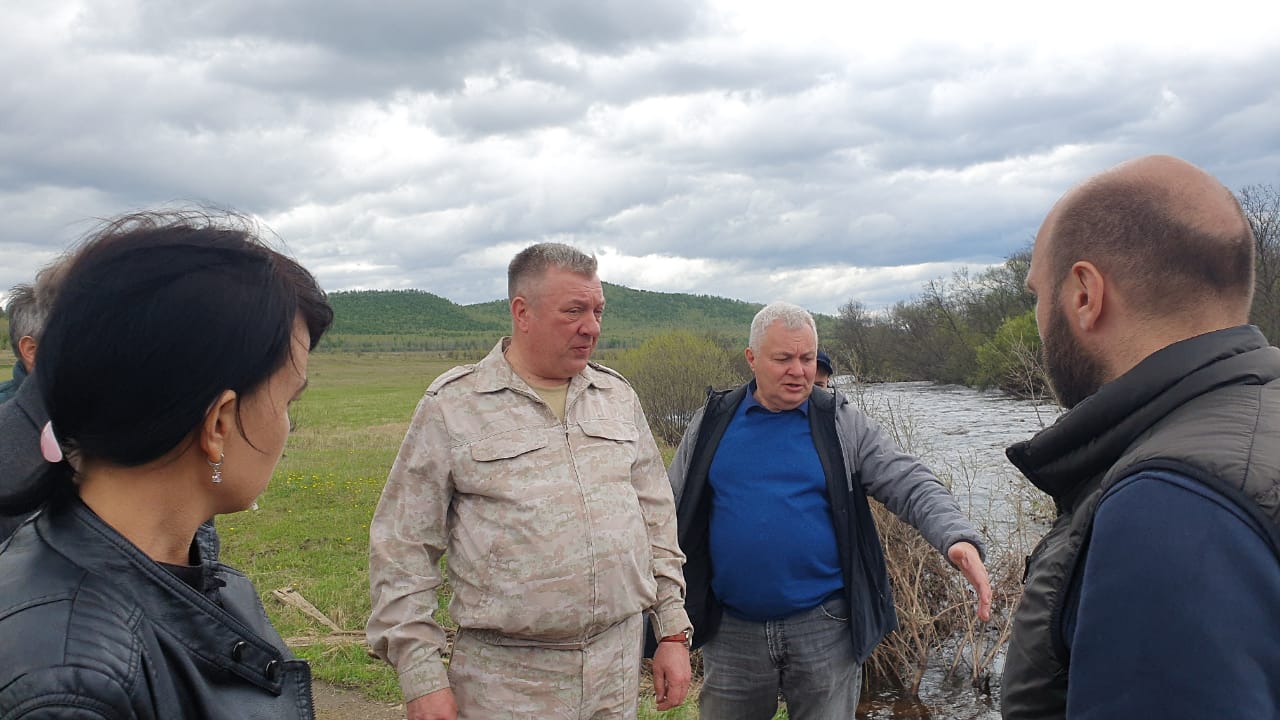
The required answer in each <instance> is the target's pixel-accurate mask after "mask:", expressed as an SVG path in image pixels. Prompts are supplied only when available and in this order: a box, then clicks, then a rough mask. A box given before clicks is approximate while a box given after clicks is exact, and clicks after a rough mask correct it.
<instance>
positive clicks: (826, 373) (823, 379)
mask: <svg viewBox="0 0 1280 720" xmlns="http://www.w3.org/2000/svg"><path fill="white" fill-rule="evenodd" d="M835 374H836V368H835V365H832V364H831V356H829V355H827V354H826V353H825V352H823V351H821V350H819V351H818V359H817V367H816V368H815V369H814V371H813V384H814V385H816V386H817V387H820V388H824V389H826V388H834V387H835V381H834V380H833V379H832V376H833V375H835Z"/></svg>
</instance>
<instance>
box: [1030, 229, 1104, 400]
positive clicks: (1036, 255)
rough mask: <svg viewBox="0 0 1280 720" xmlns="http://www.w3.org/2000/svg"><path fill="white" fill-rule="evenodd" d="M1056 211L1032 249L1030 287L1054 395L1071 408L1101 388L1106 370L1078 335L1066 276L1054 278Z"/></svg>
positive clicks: (1046, 371)
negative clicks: (1064, 296) (1052, 257)
mask: <svg viewBox="0 0 1280 720" xmlns="http://www.w3.org/2000/svg"><path fill="white" fill-rule="evenodd" d="M1053 217H1054V215H1053V213H1052V212H1051V213H1050V215H1049V219H1046V220H1045V224H1044V226H1042V227H1041V228H1040V233H1039V234H1038V235H1037V236H1036V243H1035V246H1034V247H1033V248H1032V250H1031V267H1030V268H1029V269H1028V271H1027V289H1028V290H1030V291H1031V293H1032V294H1033V295H1035V296H1036V327H1037V329H1038V330H1039V331H1040V352H1041V355H1042V358H1043V360H1044V367H1045V373H1046V374H1048V376H1049V386H1050V389H1052V390H1053V394H1054V397H1056V398H1057V399H1058V402H1059V403H1060V404H1061V405H1062V406H1063V407H1065V408H1067V409H1071V408H1073V407H1075V406H1076V405H1078V404H1079V403H1080V401H1082V400H1084V399H1085V398H1087V397H1089V396H1090V395H1092V394H1094V393H1095V392H1097V391H1098V388H1100V387H1102V385H1103V383H1104V382H1105V378H1106V373H1105V371H1104V369H1103V367H1102V363H1101V362H1099V361H1098V358H1096V357H1094V356H1093V355H1091V354H1090V353H1089V351H1088V350H1086V349H1085V347H1084V346H1083V345H1082V344H1081V343H1080V341H1079V340H1078V339H1077V338H1076V336H1075V334H1074V332H1073V330H1072V328H1073V325H1072V323H1071V318H1070V317H1069V316H1068V314H1067V310H1066V307H1065V305H1064V303H1063V299H1062V283H1063V281H1064V280H1065V278H1055V277H1052V275H1053V271H1052V270H1051V269H1050V254H1049V253H1050V251H1049V246H1050V244H1051V243H1052V242H1053V238H1052V235H1053V233H1052V220H1053Z"/></svg>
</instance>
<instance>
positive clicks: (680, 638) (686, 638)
mask: <svg viewBox="0 0 1280 720" xmlns="http://www.w3.org/2000/svg"><path fill="white" fill-rule="evenodd" d="M658 642H659V643H664V642H678V643H682V644H683V645H684V649H685V650H688V649H690V648H692V647H693V630H692V629H691V628H685V629H684V630H682V631H681V632H678V633H676V634H675V635H668V636H666V637H664V638H662V639H661V640H659V641H658Z"/></svg>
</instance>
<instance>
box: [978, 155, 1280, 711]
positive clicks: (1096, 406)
mask: <svg viewBox="0 0 1280 720" xmlns="http://www.w3.org/2000/svg"><path fill="white" fill-rule="evenodd" d="M1254 242H1255V241H1254V238H1253V234H1252V232H1251V230H1250V227H1249V223H1248V221H1247V220H1246V219H1245V216H1244V213H1243V212H1241V209H1240V205H1239V204H1238V203H1237V202H1236V200H1235V198H1234V197H1233V196H1232V194H1231V193H1230V191H1228V190H1227V189H1226V188H1225V187H1223V186H1222V184H1221V183H1219V182H1218V181H1217V180H1216V179H1214V178H1213V177H1212V176H1211V175H1209V174H1208V173H1206V172H1204V171H1203V170H1201V169H1200V168H1197V167H1195V166H1194V165H1191V164H1189V163H1187V162H1185V161H1183V160H1179V159H1177V158H1173V157H1168V156H1151V157H1144V158H1139V159H1136V160H1132V161H1130V162H1126V163H1123V164H1121V165H1118V166H1116V167H1114V168H1112V169H1110V170H1107V171H1106V172H1103V173H1101V174H1100V175H1097V176H1095V177H1093V178H1091V179H1089V180H1088V181H1086V182H1084V183H1083V184H1081V185H1079V186H1077V187H1075V188H1073V189H1071V190H1070V191H1069V192H1067V193H1066V194H1065V195H1064V196H1063V197H1062V198H1061V199H1060V200H1058V202H1057V204H1055V205H1054V206H1053V209H1052V210H1050V212H1049V214H1048V216H1047V217H1046V218H1045V221H1044V223H1043V224H1042V225H1041V227H1040V231H1039V233H1038V234H1037V235H1036V240H1035V245H1034V247H1033V249H1032V253H1031V268H1030V272H1029V273H1028V275H1027V287H1028V288H1029V289H1030V290H1031V292H1032V293H1034V294H1035V296H1036V324H1037V325H1038V326H1039V329H1040V338H1041V340H1042V343H1043V345H1042V346H1043V349H1044V361H1045V367H1046V369H1047V371H1048V376H1049V380H1050V384H1051V386H1052V388H1053V390H1054V393H1055V394H1056V395H1057V397H1058V400H1059V402H1061V404H1062V405H1063V406H1064V407H1065V408H1067V411H1066V413H1065V414H1063V415H1062V416H1060V417H1059V418H1058V420H1057V421H1056V422H1055V423H1054V424H1053V425H1051V426H1050V427H1048V428H1046V429H1044V430H1042V431H1041V432H1040V433H1038V434H1037V435H1035V436H1034V437H1032V438H1031V439H1030V440H1027V441H1024V442H1020V443H1017V444H1015V445H1013V446H1012V447H1010V448H1009V449H1008V456H1009V460H1010V461H1011V462H1013V464H1014V465H1016V466H1017V467H1018V469H1019V470H1021V471H1022V472H1023V473H1024V474H1025V475H1026V476H1027V479H1028V480H1030V481H1031V483H1032V484H1034V485H1035V486H1036V487H1037V488H1040V489H1041V490H1043V491H1044V492H1045V493H1046V494H1048V495H1049V497H1051V498H1052V499H1053V503H1054V507H1055V508H1056V509H1057V513H1058V516H1057V519H1056V521H1055V522H1054V524H1053V527H1052V528H1051V529H1050V531H1049V533H1048V534H1047V535H1046V536H1045V537H1044V539H1043V540H1042V541H1041V542H1040V544H1039V545H1038V546H1037V549H1036V552H1035V553H1034V554H1033V555H1032V557H1031V558H1029V560H1028V565H1027V578H1026V587H1025V590H1024V592H1023V596H1022V601H1021V603H1020V604H1019V606H1018V610H1017V612H1016V614H1015V616H1014V624H1013V633H1012V637H1011V640H1010V643H1009V650H1008V656H1007V658H1006V660H1005V669H1004V679H1003V682H1002V692H1001V695H1002V697H1001V712H1002V713H1003V715H1004V717H1006V718H1010V719H1011V720H1012V719H1022V718H1063V717H1066V718H1087V719H1088V720H1111V719H1113V718H1114V719H1116V720H1119V719H1120V718H1126V719H1127V718H1164V719H1166V720H1178V719H1179V718H1207V717H1212V718H1241V719H1243V718H1277V717H1280V612H1277V608H1280V441H1277V440H1278V436H1277V430H1278V429H1280V349H1277V348H1275V347H1272V346H1271V344H1270V343H1269V342H1268V341H1267V339H1266V338H1265V337H1263V336H1262V333H1260V332H1259V331H1258V329H1257V328H1256V327H1253V326H1251V325H1249V324H1248V321H1249V310H1250V305H1251V302H1252V298H1253V290H1254V252H1255V250H1254Z"/></svg>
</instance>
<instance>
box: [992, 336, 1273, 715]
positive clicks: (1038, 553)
mask: <svg viewBox="0 0 1280 720" xmlns="http://www.w3.org/2000/svg"><path fill="white" fill-rule="evenodd" d="M1278 378H1280V349H1277V348H1275V347H1271V346H1269V345H1268V343H1267V340H1266V338H1264V337H1263V336H1262V333H1260V332H1259V331H1258V330H1257V328H1254V327H1252V326H1242V327H1235V328H1229V329H1226V330H1219V331H1216V332H1211V333H1207V334H1205V335H1201V336H1198V337H1194V338H1191V339H1188V340H1184V341H1182V342H1179V343H1175V344H1173V345H1170V346H1169V347H1166V348H1164V349H1162V350H1160V351H1158V352H1156V353H1154V354H1152V355H1151V356H1150V357H1148V358H1146V359H1145V360H1143V361H1142V362H1141V363H1139V364H1138V365H1137V366H1136V367H1134V368H1133V369H1132V370H1131V371H1129V372H1128V373H1126V374H1124V375H1123V376H1121V377H1120V378H1118V379H1116V380H1115V381H1114V382H1111V383H1108V384H1107V385H1105V386H1103V387H1102V388H1101V389H1100V390H1099V391H1098V392H1097V393H1095V394H1094V395H1093V396H1091V397H1089V398H1087V399H1086V400H1085V401H1083V402H1081V403H1080V404H1079V405H1077V406H1076V407H1075V408H1073V409H1072V410H1071V411H1070V412H1068V413H1066V414H1064V415H1062V416H1061V417H1060V418H1059V419H1058V421H1057V422H1056V423H1055V424H1054V425H1052V426H1050V427H1049V428H1046V429H1045V430H1044V431H1042V432H1040V433H1039V434H1037V435H1036V436H1035V437H1033V438H1031V439H1030V440H1028V441H1025V442H1021V443H1017V444H1015V445H1013V446H1011V447H1010V448H1009V449H1008V452H1007V454H1008V456H1009V460H1010V461H1011V462H1012V463H1013V464H1014V465H1016V466H1017V467H1018V469H1019V470H1021V471H1022V472H1023V474H1024V475H1026V476H1027V479H1028V480H1030V481H1031V482H1032V483H1033V484H1034V485H1035V486H1036V487H1038V488H1040V489H1041V490H1043V491H1044V492H1046V493H1048V494H1049V495H1050V496H1051V497H1052V498H1053V501H1054V503H1055V505H1056V507H1057V511H1058V516H1057V519H1056V521H1055V522H1054V524H1053V527H1052V529H1051V530H1050V531H1049V533H1048V534H1047V535H1045V537H1044V539H1043V540H1041V541H1040V544H1039V545H1038V546H1037V547H1036V549H1035V551H1033V552H1032V554H1031V557H1029V558H1028V560H1027V578H1026V588H1025V589H1024V592H1023V596H1022V603H1021V605H1020V606H1019V607H1018V611H1017V614H1016V615H1015V616H1014V626H1013V634H1012V636H1011V638H1010V640H1009V651H1008V656H1007V658H1006V660H1005V670H1004V678H1003V681H1002V687H1001V714H1002V715H1003V717H1004V718H1006V720H1015V719H1016V720H1023V719H1030V718H1064V717H1066V710H1067V668H1068V665H1069V663H1070V657H1069V654H1068V651H1067V648H1066V647H1065V645H1064V644H1063V641H1062V625H1063V600H1064V595H1065V594H1066V592H1067V588H1068V586H1069V585H1070V583H1071V580H1072V577H1073V575H1074V573H1075V572H1076V567H1077V565H1078V564H1079V563H1080V561H1081V560H1082V559H1083V557H1084V554H1085V553H1086V552H1087V550H1088V540H1089V536H1090V533H1091V530H1092V527H1093V516H1094V512H1095V511H1096V509H1097V506H1098V501H1099V500H1100V499H1101V498H1102V496H1103V495H1104V494H1105V493H1106V491H1107V489H1108V488H1110V487H1111V486H1112V485H1113V484H1114V483H1115V482H1117V481H1118V480H1121V479H1123V478H1125V477H1128V476H1130V475H1132V474H1134V473H1136V472H1140V471H1143V470H1149V469H1166V470H1172V471H1174V472H1178V473H1181V474H1183V475H1186V476H1188V477H1192V478H1195V479H1196V480H1198V481H1199V482H1202V483H1204V484H1206V485H1208V486H1209V487H1211V488H1212V489H1214V490H1215V491H1217V492H1219V493H1221V494H1222V495H1224V496H1226V497H1227V498H1230V499H1231V500H1233V501H1234V502H1235V503H1236V504H1237V505H1239V506H1240V508H1241V509H1243V510H1244V511H1245V512H1247V513H1249V514H1250V515H1251V516H1253V517H1254V518H1256V519H1257V520H1258V521H1259V523H1260V524H1261V526H1262V527H1264V528H1266V529H1267V530H1268V531H1269V534H1270V540H1271V546H1272V549H1273V550H1274V551H1275V552H1276V555H1277V557H1278V558H1280V471H1277V468H1280V442H1276V440H1277V438H1280V380H1278ZM1255 439H1259V440H1262V439H1265V440H1266V441H1265V442H1254V441H1255Z"/></svg>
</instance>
